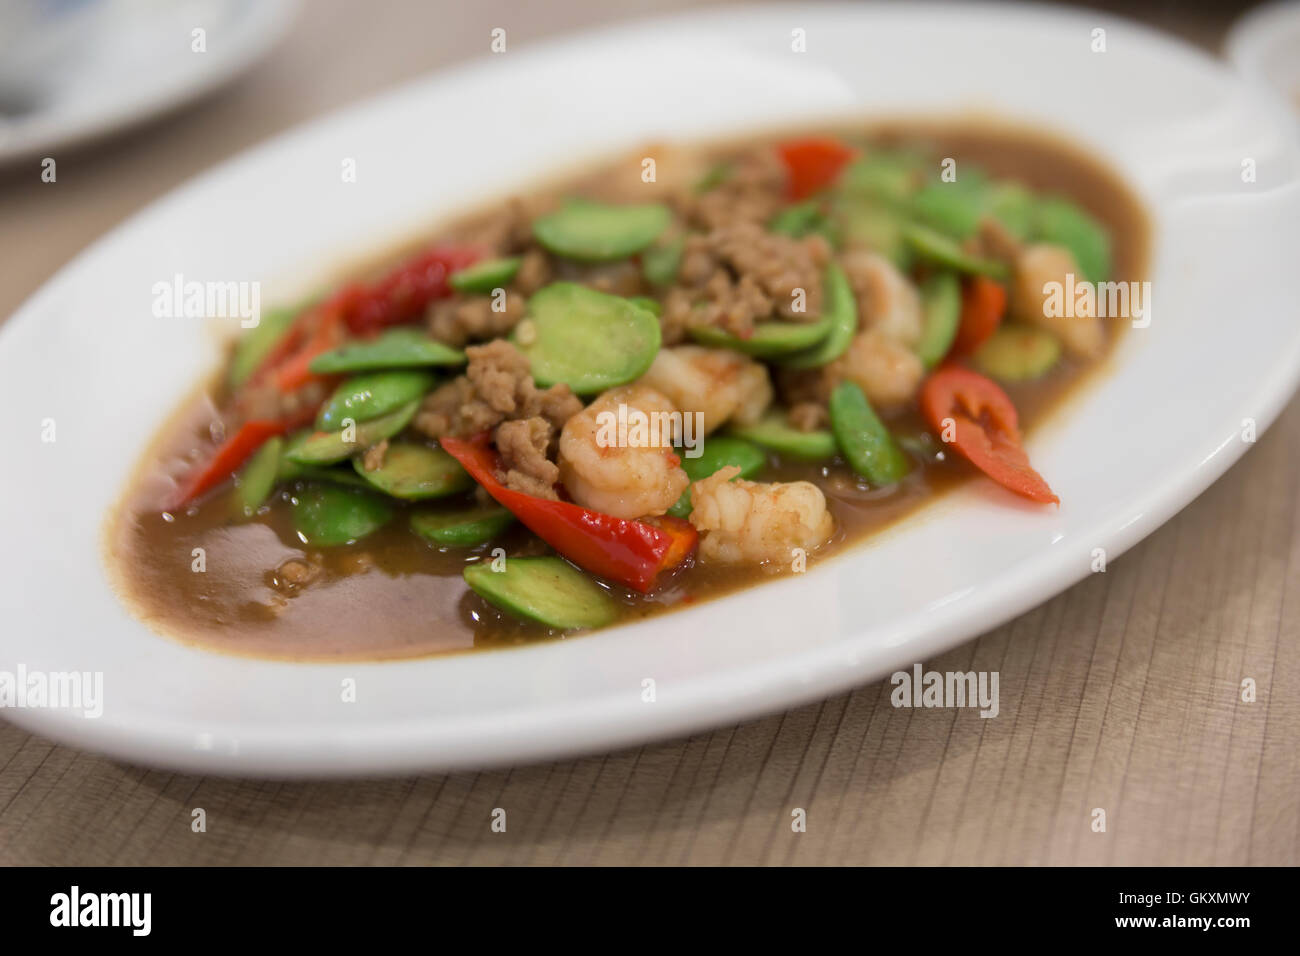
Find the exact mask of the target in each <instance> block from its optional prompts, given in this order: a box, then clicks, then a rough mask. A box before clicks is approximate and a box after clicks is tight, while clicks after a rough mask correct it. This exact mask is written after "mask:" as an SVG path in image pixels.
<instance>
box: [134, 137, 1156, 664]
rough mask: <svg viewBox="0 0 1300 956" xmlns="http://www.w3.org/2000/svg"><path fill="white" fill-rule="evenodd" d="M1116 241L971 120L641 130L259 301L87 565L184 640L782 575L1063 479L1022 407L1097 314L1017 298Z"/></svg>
mask: <svg viewBox="0 0 1300 956" xmlns="http://www.w3.org/2000/svg"><path fill="white" fill-rule="evenodd" d="M1145 236H1146V227H1145V224H1144V220H1143V218H1142V215H1141V213H1140V211H1139V209H1138V207H1137V205H1136V203H1135V202H1134V200H1133V199H1132V197H1131V194H1130V193H1129V192H1128V191H1127V190H1126V189H1125V188H1124V186H1123V185H1122V184H1121V183H1120V182H1119V181H1118V180H1117V179H1116V178H1115V177H1114V176H1113V175H1112V174H1111V173H1110V172H1108V171H1107V170H1106V169H1105V168H1104V167H1102V166H1101V165H1099V164H1098V163H1096V162H1095V161H1094V160H1092V159H1090V158H1089V157H1087V156H1086V155H1085V154H1083V153H1080V152H1078V151H1076V150H1074V149H1072V148H1070V147H1067V146H1065V145H1063V144H1061V143H1058V142H1055V141H1052V140H1049V139H1045V138H1039V137H1036V136H1031V135H1028V134H1025V133H1023V132H1014V131H1010V130H1003V129H998V128H996V127H995V128H982V129H981V128H976V127H974V126H970V127H967V126H943V125H936V126H932V127H927V126H916V127H905V126H891V127H874V128H871V129H856V130H841V131H837V132H836V133H834V134H826V133H818V134H815V135H800V136H795V137H789V138H784V139H782V138H766V139H762V140H755V141H747V142H743V143H738V144H737V143H733V144H729V145H725V146H709V147H698V148H690V147H680V146H673V147H667V146H655V147H652V148H646V149H644V150H641V151H638V152H637V153H636V154H634V155H633V156H630V157H628V158H627V159H626V160H624V161H619V162H615V163H612V164H609V165H607V166H606V167H604V168H602V169H600V170H597V171H594V172H589V173H587V174H585V175H583V176H580V177H576V178H573V179H571V180H569V181H567V182H564V183H563V184H561V185H560V186H558V187H555V188H550V189H545V190H539V191H537V192H536V193H535V194H532V195H528V196H525V197H522V198H512V199H511V200H509V201H508V202H502V203H498V204H496V205H494V206H493V207H492V208H490V209H488V210H487V211H485V212H483V213H481V214H479V215H476V216H474V217H471V218H468V219H465V220H462V221H460V222H457V223H455V224H453V225H451V226H449V227H446V228H443V229H440V230H438V231H436V232H434V233H432V234H431V235H430V236H429V237H427V238H426V239H425V240H424V241H423V242H422V243H421V244H420V245H419V246H418V247H417V248H415V249H414V250H412V251H408V252H406V253H405V254H403V255H402V256H400V257H397V258H396V260H395V261H393V260H390V261H387V262H385V263H383V264H382V265H379V266H377V267H374V268H370V269H367V270H363V271H361V272H359V273H358V274H356V275H355V276H353V277H352V278H351V279H349V280H347V281H343V282H341V283H337V284H336V285H334V286H333V287H327V288H323V289H322V290H321V292H320V293H319V294H318V295H317V296H316V297H315V298H314V299H312V300H311V301H309V302H305V303H301V304H298V305H295V306H294V307H292V308H288V309H283V310H277V311H273V312H270V311H268V312H266V313H264V314H263V315H262V316H261V319H260V322H259V324H258V325H257V326H256V327H255V328H252V329H249V330H247V331H246V332H244V333H243V334H242V336H241V337H240V338H239V339H238V341H237V342H235V344H234V347H233V349H232V351H231V353H230V355H229V358H228V360H227V362H226V363H225V365H224V368H223V370H222V372H221V374H220V377H219V379H218V380H217V381H215V382H214V383H212V384H210V385H209V386H208V387H207V388H206V389H205V390H204V391H203V392H202V394H201V395H200V397H199V398H197V399H196V400H194V401H192V402H191V403H190V404H189V405H187V407H186V408H185V409H183V410H182V411H181V412H179V413H178V414H177V416H176V417H175V419H174V421H173V422H172V424H171V425H170V426H169V427H168V428H167V429H166V430H165V431H164V433H163V435H162V436H161V437H160V438H159V439H158V441H157V442H156V443H155V446H154V448H153V449H152V450H151V451H150V453H149V455H148V456H147V458H146V461H145V462H144V464H143V465H142V466H141V470H140V474H139V477H138V478H137V480H136V482H135V484H134V485H133V486H132V488H131V489H130V491H129V493H128V495H127V497H126V499H125V501H124V504H123V506H122V509H121V512H120V515H119V517H118V520H117V521H116V524H115V526H114V528H113V532H112V534H113V537H112V551H113V553H114V555H115V556H116V557H117V559H118V570H119V577H120V579H121V581H122V584H123V588H124V590H125V592H126V594H127V596H128V597H129V598H130V599H131V600H132V602H133V603H134V604H135V605H136V606H137V607H138V608H139V609H140V612H141V613H142V614H143V615H144V616H145V617H146V618H147V619H148V620H150V621H151V622H152V623H154V624H156V625H157V626H159V627H160V628H161V629H163V630H164V631H167V632H170V633H173V634H176V635H177V636H180V637H182V638H185V639H190V640H194V641H196V642H199V643H202V644H205V645H208V646H215V647H219V648H223V649H227V650H233V651H237V652H244V653H250V654H259V655H271V656H284V657H300V658H301V657H330V656H343V657H354V658H364V657H374V658H381V657H394V656H411V655H420V654H429V653H436V652H441V651H448V650H459V649H465V648H469V647H475V646H477V647H493V646H502V645H507V644H514V643H520V642H523V641H528V640H532V639H536V638H539V637H553V636H556V635H564V634H568V633H572V632H575V631H580V630H585V629H593V628H600V627H605V626H608V625H611V624H614V623H617V622H620V621H625V620H630V619H634V618H637V617H641V616H644V615H647V614H651V613H655V612H658V611H662V610H664V609H666V608H671V607H680V606H684V605H689V604H690V603H692V602H696V601H698V600H701V599H704V598H707V597H710V596H714V595H717V594H720V593H723V592H726V591H730V590H734V589H737V588H740V587H743V586H747V585H750V584H753V583H757V582H761V581H763V580H766V579H769V578H771V577H772V576H775V575H789V574H800V573H805V572H807V571H808V570H811V569H813V568H814V567H815V566H816V565H817V564H818V563H819V562H821V561H824V560H826V559H827V558H828V557H829V556H830V555H832V554H833V553H834V552H835V551H836V550H837V549H839V548H842V547H844V546H845V545H846V544H849V543H852V542H855V541H857V540H859V539H861V538H862V537H863V536H864V535H865V534H867V533H868V532H869V531H871V530H873V529H876V528H879V527H881V526H883V525H885V524H887V523H889V522H891V521H893V520H895V519H896V518H898V517H899V516H900V515H902V514H904V513H906V512H907V511H908V510H910V509H912V508H913V507H915V506H916V505H917V504H919V503H921V502H923V501H925V500H927V499H930V498H932V497H933V496H935V495H936V494H938V493H940V492H941V491H943V490H944V489H945V488H947V487H949V486H950V485H952V484H953V483H955V482H958V481H964V480H980V481H986V482H991V483H995V484H996V485H997V486H1000V487H1001V490H1000V491H999V492H998V493H997V495H995V496H992V497H991V500H992V504H990V505H989V506H990V507H1000V506H1015V507H1030V508H1038V509H1041V510H1043V511H1044V512H1050V511H1051V510H1052V509H1055V508H1056V507H1068V504H1069V503H1068V501H1065V502H1060V501H1059V500H1058V496H1057V495H1056V493H1055V492H1054V491H1053V488H1052V475H1051V474H1047V473H1040V472H1039V470H1037V469H1036V468H1035V466H1034V463H1033V462H1031V461H1030V459H1029V457H1028V455H1027V454H1026V452H1025V450H1024V444H1023V435H1024V429H1025V427H1026V425H1027V423H1029V422H1031V421H1032V420H1033V419H1035V418H1037V417H1039V416H1041V415H1042V414H1043V412H1044V411H1045V410H1046V409H1047V407H1048V406H1049V405H1051V404H1052V403H1053V402H1054V401H1056V400H1057V399H1058V398H1059V397H1060V396H1061V395H1062V394H1063V393H1064V391H1065V390H1066V389H1067V388H1068V387H1069V386H1070V385H1071V384H1072V383H1073V382H1075V381H1076V380H1078V379H1079V377H1080V376H1081V375H1082V374H1083V373H1084V372H1085V371H1086V370H1087V369H1089V368H1090V367H1092V366H1095V365H1097V364H1098V363H1099V362H1100V361H1101V360H1102V359H1103V358H1104V356H1105V355H1106V353H1107V351H1108V349H1109V347H1110V345H1111V343H1112V342H1113V341H1114V339H1115V337H1116V335H1117V334H1118V331H1119V326H1120V325H1121V323H1119V322H1116V321H1114V320H1113V319H1112V318H1106V317H1102V316H1101V315H1099V314H1097V313H1098V311H1099V310H1097V309H1095V308H1094V309H1090V308H1086V307H1084V308H1078V309H1065V310H1062V309H1060V308H1054V307H1052V305H1051V304H1050V303H1049V302H1048V301H1047V299H1048V297H1049V296H1050V295H1052V294H1053V290H1054V289H1056V288H1058V287H1064V288H1067V289H1073V288H1074V287H1075V286H1076V285H1080V284H1084V283H1089V282H1090V283H1101V282H1106V281H1108V280H1121V279H1122V280H1133V279H1136V278H1138V272H1139V270H1140V268H1141V265H1142V263H1141V257H1142V255H1143V253H1144V245H1145ZM1056 284H1059V286H1057V285H1056ZM1058 304H1059V303H1058ZM1063 312H1064V313H1065V314H1062V313H1063ZM998 495H1000V496H1004V498H1005V500H1004V501H999V499H998ZM1017 501H1019V502H1020V504H1019V505H1016V504H1015V502H1017Z"/></svg>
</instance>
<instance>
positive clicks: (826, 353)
mask: <svg viewBox="0 0 1300 956" xmlns="http://www.w3.org/2000/svg"><path fill="white" fill-rule="evenodd" d="M822 311H823V312H824V314H825V315H826V316H827V317H828V318H829V319H830V331H829V332H827V333H826V337H825V338H824V339H822V340H821V341H820V342H818V343H817V344H816V345H814V346H812V348H809V349H807V350H805V351H803V352H796V353H794V354H793V355H786V356H779V357H778V358H777V361H778V362H780V363H781V364H782V365H786V366H789V367H790V368H820V367H821V366H823V365H825V364H827V363H828V362H833V361H835V360H836V359H837V358H839V357H840V356H841V355H843V354H844V353H845V352H847V351H848V350H849V344H850V343H851V342H852V341H853V336H854V335H856V334H857V332H858V303H857V299H856V298H855V297H854V295H853V287H852V286H850V285H849V279H848V276H846V275H845V274H844V270H843V269H841V268H840V267H839V265H838V264H837V263H834V262H832V263H830V264H829V265H828V266H827V267H826V274H825V276H824V277H823V279H822Z"/></svg>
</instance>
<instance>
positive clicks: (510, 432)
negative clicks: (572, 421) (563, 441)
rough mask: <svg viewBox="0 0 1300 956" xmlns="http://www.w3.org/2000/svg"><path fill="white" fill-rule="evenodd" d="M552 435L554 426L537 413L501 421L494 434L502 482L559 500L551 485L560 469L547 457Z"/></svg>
mask: <svg viewBox="0 0 1300 956" xmlns="http://www.w3.org/2000/svg"><path fill="white" fill-rule="evenodd" d="M554 437H555V426H553V425H552V424H551V423H550V422H548V421H547V420H546V419H545V418H542V417H540V416H534V417H533V418H519V419H515V420H514V421H509V422H502V423H501V425H500V426H499V427H498V428H497V433H496V444H497V451H499V452H500V453H501V466H502V470H503V474H502V475H501V483H502V484H504V485H505V486H506V487H507V488H513V489H514V490H515V491H522V492H524V493H525V494H529V495H533V496H534V497H537V498H551V499H558V497H559V496H558V495H557V494H556V493H555V487H554V485H555V483H556V482H557V481H559V480H560V469H559V468H558V467H557V466H556V464H555V462H553V461H551V460H550V458H548V457H547V454H548V452H549V450H550V448H551V444H552V440H553V439H554Z"/></svg>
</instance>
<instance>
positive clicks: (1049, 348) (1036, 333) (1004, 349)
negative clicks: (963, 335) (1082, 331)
mask: <svg viewBox="0 0 1300 956" xmlns="http://www.w3.org/2000/svg"><path fill="white" fill-rule="evenodd" d="M971 358H972V359H973V360H974V362H975V364H976V365H977V366H978V367H979V370H980V371H981V372H983V373H984V374H985V375H988V376H990V377H992V378H996V379H998V380H999V381H1002V382H1026V381H1030V380H1032V379H1035V378H1042V377H1043V376H1044V375H1046V374H1047V373H1048V372H1049V371H1051V369H1052V366H1054V365H1055V364H1056V363H1057V361H1059V360H1060V358H1061V341H1060V339H1058V338H1057V337H1056V336H1054V335H1053V334H1052V333H1051V332H1048V331H1047V330H1046V329H1039V328H1035V327H1034V326H1032V325H1004V326H1002V327H1001V328H999V329H998V330H997V331H996V332H994V333H993V334H992V335H991V336H989V337H988V339H986V340H985V342H984V344H983V345H981V346H980V347H979V348H978V349H976V350H975V354H974V355H972V356H971Z"/></svg>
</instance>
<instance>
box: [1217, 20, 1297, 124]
mask: <svg viewBox="0 0 1300 956" xmlns="http://www.w3.org/2000/svg"><path fill="white" fill-rule="evenodd" d="M1287 44H1290V46H1289V47H1288V46H1287ZM1223 50H1224V55H1225V56H1226V57H1227V59H1228V60H1229V62H1231V63H1232V64H1233V65H1234V66H1235V67H1236V68H1237V69H1238V70H1240V71H1241V72H1242V73H1243V74H1245V75H1246V76H1248V77H1250V78H1252V79H1254V80H1257V81H1259V82H1261V83H1262V84H1264V85H1265V86H1266V87H1268V88H1270V89H1272V90H1273V91H1274V92H1276V93H1277V94H1278V95H1279V96H1280V97H1282V98H1283V99H1284V100H1285V99H1286V96H1287V93H1288V92H1289V93H1290V95H1291V97H1292V98H1293V99H1294V100H1295V102H1294V103H1293V104H1292V106H1291V108H1292V109H1293V110H1296V109H1300V66H1298V65H1296V62H1295V61H1296V58H1297V56H1298V55H1300V4H1298V3H1296V2H1294V0H1273V2H1271V3H1264V4H1261V5H1260V6H1258V7H1255V8H1253V9H1251V10H1248V11H1246V13H1244V14H1242V16H1241V17H1240V18H1239V19H1238V20H1237V22H1236V23H1234V24H1233V25H1232V28H1231V29H1230V30H1229V31H1228V35H1227V37H1226V38H1225V40H1224V42H1223ZM1288 57H1289V58H1290V63H1291V72H1292V74H1293V75H1294V78H1295V86H1294V87H1293V88H1292V89H1290V90H1289V91H1288V90H1283V89H1279V88H1278V87H1277V86H1276V83H1275V79H1274V77H1273V69H1274V68H1275V67H1276V66H1278V65H1279V61H1281V60H1286V59H1287V58H1288Z"/></svg>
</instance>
